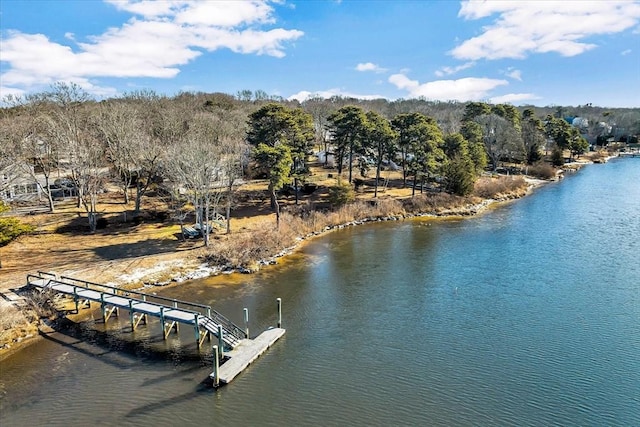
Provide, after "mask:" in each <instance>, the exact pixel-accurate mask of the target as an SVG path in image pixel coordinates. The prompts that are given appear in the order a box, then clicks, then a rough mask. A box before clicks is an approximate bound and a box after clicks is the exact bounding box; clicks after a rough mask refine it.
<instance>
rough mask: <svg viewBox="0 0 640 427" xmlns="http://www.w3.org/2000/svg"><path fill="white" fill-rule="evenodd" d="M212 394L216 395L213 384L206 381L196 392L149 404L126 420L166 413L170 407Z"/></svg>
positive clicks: (129, 415)
mask: <svg viewBox="0 0 640 427" xmlns="http://www.w3.org/2000/svg"><path fill="white" fill-rule="evenodd" d="M212 392H213V393H215V392H216V391H215V390H213V388H212V386H211V382H210V381H209V380H204V381H202V382H201V383H200V384H198V386H197V387H196V389H195V390H194V391H190V392H187V393H183V394H181V395H179V396H171V397H169V398H167V399H163V400H159V401H157V402H153V403H149V404H146V405H143V406H140V407H138V408H135V409H132V410H130V411H129V412H128V413H127V414H126V415H125V418H136V417H143V416H146V415H149V414H153V413H156V412H158V411H164V410H166V409H167V407H169V406H175V405H180V404H182V403H185V402H188V401H190V400H192V399H194V398H196V397H199V396H201V395H203V394H211V393H212Z"/></svg>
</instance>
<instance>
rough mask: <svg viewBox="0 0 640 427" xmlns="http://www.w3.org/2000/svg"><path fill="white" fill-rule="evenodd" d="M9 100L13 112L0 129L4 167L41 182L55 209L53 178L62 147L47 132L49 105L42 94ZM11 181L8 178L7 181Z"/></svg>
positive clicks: (48, 199)
mask: <svg viewBox="0 0 640 427" xmlns="http://www.w3.org/2000/svg"><path fill="white" fill-rule="evenodd" d="M7 102H9V103H10V105H11V110H12V114H6V115H5V116H4V117H3V123H2V130H1V131H0V132H1V135H2V136H1V137H0V138H1V139H2V146H3V149H2V151H3V154H2V157H3V159H4V160H3V161H4V162H5V163H6V165H5V168H7V167H9V168H10V169H11V173H7V176H8V177H11V178H14V179H16V178H18V176H28V177H29V178H30V180H31V182H33V183H34V184H35V185H36V186H38V188H39V194H44V195H45V196H46V197H47V203H48V206H49V211H50V212H54V211H55V205H54V202H53V195H52V190H51V184H52V182H51V180H52V177H53V173H54V172H55V171H57V170H58V167H59V157H58V156H59V148H58V144H57V140H56V139H53V138H50V137H49V136H48V135H47V134H46V129H47V127H48V125H50V122H49V120H50V119H51V118H50V116H48V115H47V108H48V105H47V103H46V102H44V100H43V95H42V94H34V95H29V96H25V97H12V98H10V99H7ZM2 169H3V168H2V167H0V170H2ZM40 177H42V178H43V180H44V184H43V183H42V181H41V179H40ZM9 184H10V182H9V181H8V180H7V182H6V183H5V185H9Z"/></svg>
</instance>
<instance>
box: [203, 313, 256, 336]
mask: <svg viewBox="0 0 640 427" xmlns="http://www.w3.org/2000/svg"><path fill="white" fill-rule="evenodd" d="M210 318H211V319H212V320H213V321H214V322H217V323H218V324H220V325H222V326H223V328H224V329H225V330H227V332H228V333H229V332H230V333H231V334H233V336H234V337H236V338H237V339H239V340H241V339H245V338H249V337H248V336H247V334H246V332H245V331H244V330H243V329H241V328H240V327H239V326H238V325H236V324H235V323H233V322H232V321H231V320H229V319H227V318H226V317H224V316H223V315H222V314H220V313H218V312H217V311H215V310H211V315H210Z"/></svg>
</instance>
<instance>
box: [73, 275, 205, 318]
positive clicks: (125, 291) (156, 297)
mask: <svg viewBox="0 0 640 427" xmlns="http://www.w3.org/2000/svg"><path fill="white" fill-rule="evenodd" d="M60 280H67V281H71V282H76V283H83V284H84V285H85V286H84V287H85V288H88V287H89V286H88V285H90V286H97V287H100V288H104V289H109V290H112V291H115V292H114V293H117V292H121V293H122V294H125V295H137V296H141V297H145V298H153V299H154V300H159V301H164V302H170V303H171V305H167V307H171V308H175V307H174V306H173V304H181V305H184V306H188V307H196V308H199V309H202V310H203V311H200V310H195V311H196V312H198V313H201V314H207V313H208V312H209V310H211V306H208V305H205V304H198V303H195V302H190V301H183V300H179V299H175V298H167V297H163V296H159V295H153V294H148V293H145V292H140V291H135V290H129V289H122V288H117V287H115V286H109V285H103V284H100V283H94V282H89V281H87V280H82V279H74V278H73V277H67V276H60ZM61 283H63V282H61ZM162 305H164V304H162ZM189 311H191V310H189Z"/></svg>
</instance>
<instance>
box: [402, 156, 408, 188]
mask: <svg viewBox="0 0 640 427" xmlns="http://www.w3.org/2000/svg"><path fill="white" fill-rule="evenodd" d="M406 187H407V150H406V149H405V148H403V149H402V188H406Z"/></svg>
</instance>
